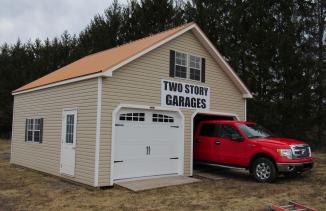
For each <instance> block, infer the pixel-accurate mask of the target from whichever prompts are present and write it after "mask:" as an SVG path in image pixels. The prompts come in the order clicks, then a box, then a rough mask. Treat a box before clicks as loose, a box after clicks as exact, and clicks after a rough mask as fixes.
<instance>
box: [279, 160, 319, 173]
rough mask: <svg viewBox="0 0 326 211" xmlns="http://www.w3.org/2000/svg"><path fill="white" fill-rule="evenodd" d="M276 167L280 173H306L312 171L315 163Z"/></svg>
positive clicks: (284, 164) (280, 164) (285, 164)
mask: <svg viewBox="0 0 326 211" xmlns="http://www.w3.org/2000/svg"><path fill="white" fill-rule="evenodd" d="M276 165H277V170H278V171H279V172H305V171H309V170H310V169H312V168H313V166H314V163H313V162H305V163H277V164H276Z"/></svg>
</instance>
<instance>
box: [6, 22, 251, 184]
mask: <svg viewBox="0 0 326 211" xmlns="http://www.w3.org/2000/svg"><path fill="white" fill-rule="evenodd" d="M13 95H14V111H13V133H12V146H11V150H12V151H11V155H12V156H11V163H14V164H18V165H22V166H25V167H29V168H32V169H35V170H38V171H42V172H46V173H49V174H53V175H56V176H60V177H63V178H66V179H69V180H73V181H76V182H80V183H83V184H87V185H90V186H94V187H103V186H112V185H113V184H114V182H115V181H119V180H126V179H137V178H142V179H143V178H153V177H156V176H163V175H164V176H169V175H185V176H191V175H192V170H193V169H192V168H193V167H192V154H193V150H192V146H193V144H192V141H193V140H192V134H193V128H194V127H195V125H196V123H197V122H198V121H200V120H202V119H227V118H229V119H241V120H245V119H246V99H247V98H251V97H252V96H251V94H250V92H249V91H248V89H247V88H246V86H245V85H244V84H243V83H242V82H241V80H240V79H239V78H238V76H237V75H236V74H235V73H234V71H233V70H232V69H231V67H230V66H229V65H228V64H227V62H226V61H225V60H224V59H223V57H222V56H221V55H220V53H219V52H218V51H217V50H216V49H215V48H214V46H213V45H212V43H211V42H210V41H209V40H208V38H207V37H206V36H205V35H204V33H203V32H202V31H201V29H200V28H199V27H198V26H197V25H196V24H195V23H188V24H185V25H181V26H179V27H176V28H173V29H170V30H167V31H164V32H161V33H158V34H155V35H152V36H149V37H146V38H143V39H140V40H136V41H134V42H130V43H127V44H125V45H121V46H118V47H115V48H112V49H108V50H105V51H102V52H99V53H95V54H92V55H89V56H86V57H84V58H81V59H79V60H77V61H75V62H73V63H71V64H69V65H67V66H64V67H62V68H60V69H58V70H56V71H54V72H52V73H50V74H48V75H46V76H44V77H42V78H39V79H37V80H35V81H33V82H31V83H29V84H27V85H25V86H23V87H20V88H18V89H17V90H15V91H13Z"/></svg>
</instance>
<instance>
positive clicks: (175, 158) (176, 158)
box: [170, 157, 179, 160]
mask: <svg viewBox="0 0 326 211" xmlns="http://www.w3.org/2000/svg"><path fill="white" fill-rule="evenodd" d="M170 159H171V160H178V159H179V158H178V157H174V158H170Z"/></svg>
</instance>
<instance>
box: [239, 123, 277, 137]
mask: <svg viewBox="0 0 326 211" xmlns="http://www.w3.org/2000/svg"><path fill="white" fill-rule="evenodd" d="M239 128H240V130H241V131H242V132H243V133H244V134H245V135H246V136H247V137H248V138H268V137H272V136H273V134H272V133H271V132H270V131H269V130H267V129H265V128H264V127H262V126H260V125H258V124H240V125H239Z"/></svg>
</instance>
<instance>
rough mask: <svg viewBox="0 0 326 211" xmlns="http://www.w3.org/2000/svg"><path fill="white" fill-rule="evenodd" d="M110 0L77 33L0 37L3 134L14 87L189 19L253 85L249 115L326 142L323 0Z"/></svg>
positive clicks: (292, 133)
mask: <svg viewBox="0 0 326 211" xmlns="http://www.w3.org/2000/svg"><path fill="white" fill-rule="evenodd" d="M108 6H109V7H108V8H107V9H105V11H104V13H102V14H98V15H96V16H94V17H93V18H92V20H91V21H90V23H89V24H88V26H86V27H85V29H84V30H82V31H81V32H80V33H79V34H78V35H72V34H69V33H68V32H67V31H65V32H64V33H63V34H62V35H61V36H60V37H56V38H53V39H49V38H48V39H46V40H40V39H36V40H33V41H28V42H26V43H22V42H21V41H20V40H18V41H17V42H16V43H15V44H7V43H4V44H2V45H1V47H0V133H1V134H2V135H3V136H9V135H10V131H11V124H12V123H11V121H12V106H13V97H12V96H11V91H12V90H14V89H16V88H18V87H20V86H22V85H24V84H26V83H28V82H30V81H32V80H35V79H37V78H39V77H41V76H43V75H45V74H47V73H50V72H51V71H54V70H56V69H58V68H60V67H62V66H64V65H66V64H68V63H71V62H73V61H75V60H77V59H79V58H81V57H83V56H86V55H89V54H91V53H96V52H98V51H102V50H105V49H108V48H112V47H115V46H118V45H121V44H124V43H127V42H130V41H132V40H136V39H139V38H142V37H145V36H148V35H151V34H155V33H157V32H160V31H163V30H166V29H169V28H171V27H175V26H178V25H180V24H183V23H186V22H190V21H194V22H196V23H197V24H198V25H199V26H200V28H201V29H202V30H203V31H204V32H205V33H206V35H207V36H208V37H209V39H210V40H211V41H212V43H213V44H214V45H215V46H216V47H217V49H218V50H219V51H220V52H221V53H222V55H223V56H224V57H225V59H226V60H227V61H228V62H229V63H230V65H231V66H232V67H233V69H234V70H235V71H236V72H237V73H238V75H239V76H240V77H241V79H242V80H243V81H244V83H245V84H246V85H247V86H248V87H249V89H250V90H251V91H252V94H253V96H254V98H253V99H251V100H249V101H248V106H247V107H248V119H249V120H252V121H257V122H260V123H261V124H263V125H265V126H266V127H268V128H270V129H271V130H272V131H275V132H277V134H278V135H282V136H286V137H292V138H299V139H302V140H305V141H307V142H309V143H310V144H312V145H314V146H323V144H324V142H325V141H326V97H325V96H326V79H325V78H326V58H325V56H326V53H325V52H326V45H325V42H326V41H325V28H326V24H325V19H326V2H325V0H305V1H304V0H278V1H261V0H250V1H247V0H245V1H243V0H219V1H215V0H193V1H186V0H185V1H182V0H160V1H155V0H140V1H137V0H131V1H129V2H128V3H127V4H120V3H118V1H114V2H113V3H112V4H111V5H108ZM221 91H223V90H221ZM324 145H325V144H324Z"/></svg>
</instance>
